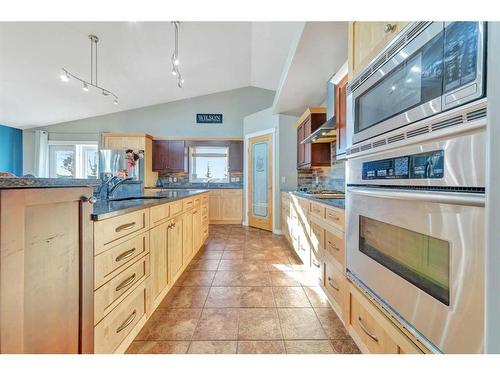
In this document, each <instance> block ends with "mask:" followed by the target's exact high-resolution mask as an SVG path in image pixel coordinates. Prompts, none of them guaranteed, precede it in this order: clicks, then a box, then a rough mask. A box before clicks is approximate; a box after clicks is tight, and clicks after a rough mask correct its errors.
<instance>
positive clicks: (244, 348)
mask: <svg viewBox="0 0 500 375" xmlns="http://www.w3.org/2000/svg"><path fill="white" fill-rule="evenodd" d="M209 231H210V237H209V239H208V241H207V244H206V245H205V246H204V248H203V249H201V250H200V251H199V253H198V254H197V256H196V257H195V259H193V260H192V261H191V263H190V264H189V266H188V268H187V269H186V271H185V272H184V274H183V275H182V276H181V278H180V279H179V280H178V281H177V283H176V284H175V285H174V287H173V288H172V290H171V291H170V292H169V294H168V295H167V296H166V297H165V299H164V300H163V301H162V303H161V304H160V306H159V307H158V309H157V310H156V311H155V312H154V313H153V315H152V317H151V318H150V320H149V321H148V322H147V323H146V325H145V326H144V328H143V329H142V330H141V332H140V333H139V335H138V336H137V338H136V340H135V341H134V342H133V343H132V344H131V345H130V347H129V348H128V350H127V353H172V354H173V353H192V354H235V353H242V354H285V353H288V354H307V353H311V354H319V353H321V354H323V353H324V354H330V353H359V350H358V348H357V347H356V344H355V343H354V341H352V339H351V338H350V337H349V334H348V333H347V331H346V330H345V328H344V326H343V325H342V323H341V321H340V320H339V318H338V317H337V315H336V314H335V312H334V311H333V310H332V309H331V308H330V306H329V304H328V302H327V300H326V297H325V295H324V294H323V292H322V290H321V288H319V287H318V286H316V282H315V280H314V278H313V277H311V275H310V274H309V273H308V272H306V271H305V267H304V266H303V265H302V264H301V262H300V260H298V258H297V257H295V256H294V254H293V252H292V250H291V249H290V247H289V245H288V244H287V242H286V240H285V239H284V238H283V237H281V236H276V235H273V234H271V233H268V232H266V231H261V230H258V229H254V228H247V227H241V226H236V225H211V226H210V229H209Z"/></svg>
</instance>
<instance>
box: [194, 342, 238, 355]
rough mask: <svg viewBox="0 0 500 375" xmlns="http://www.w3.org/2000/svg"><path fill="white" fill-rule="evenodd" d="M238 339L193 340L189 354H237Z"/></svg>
mask: <svg viewBox="0 0 500 375" xmlns="http://www.w3.org/2000/svg"><path fill="white" fill-rule="evenodd" d="M236 349H237V342H236V341H192V342H191V345H190V346H189V351H188V354H236Z"/></svg>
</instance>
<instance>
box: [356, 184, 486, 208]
mask: <svg viewBox="0 0 500 375" xmlns="http://www.w3.org/2000/svg"><path fill="white" fill-rule="evenodd" d="M347 192H349V193H353V194H358V195H364V196H367V197H377V198H387V199H404V200H414V201H422V202H430V203H443V204H453V205H458V206H475V207H484V200H485V198H484V194H477V193H455V192H452V193H442V192H435V191H425V192H422V191H419V192H416V191H410V190H396V189H378V188H371V189H365V188H357V187H349V188H348V189H347Z"/></svg>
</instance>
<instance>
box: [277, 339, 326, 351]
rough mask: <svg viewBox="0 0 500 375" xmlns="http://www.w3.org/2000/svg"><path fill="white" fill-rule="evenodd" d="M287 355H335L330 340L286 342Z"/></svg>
mask: <svg viewBox="0 0 500 375" xmlns="http://www.w3.org/2000/svg"><path fill="white" fill-rule="evenodd" d="M285 347H286V352H287V354H334V353H336V352H335V350H334V349H333V347H332V345H331V344H330V341H328V340H309V341H306V340H297V341H285Z"/></svg>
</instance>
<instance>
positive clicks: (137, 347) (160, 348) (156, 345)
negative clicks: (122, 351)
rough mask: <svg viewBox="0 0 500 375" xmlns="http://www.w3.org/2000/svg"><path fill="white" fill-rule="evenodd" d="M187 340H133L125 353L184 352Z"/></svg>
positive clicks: (186, 348) (187, 345) (187, 344)
mask: <svg viewBox="0 0 500 375" xmlns="http://www.w3.org/2000/svg"><path fill="white" fill-rule="evenodd" d="M189 344H190V342H189V341H134V342H132V344H130V346H129V347H128V349H127V351H126V354H186V352H187V350H188V347H189Z"/></svg>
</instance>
